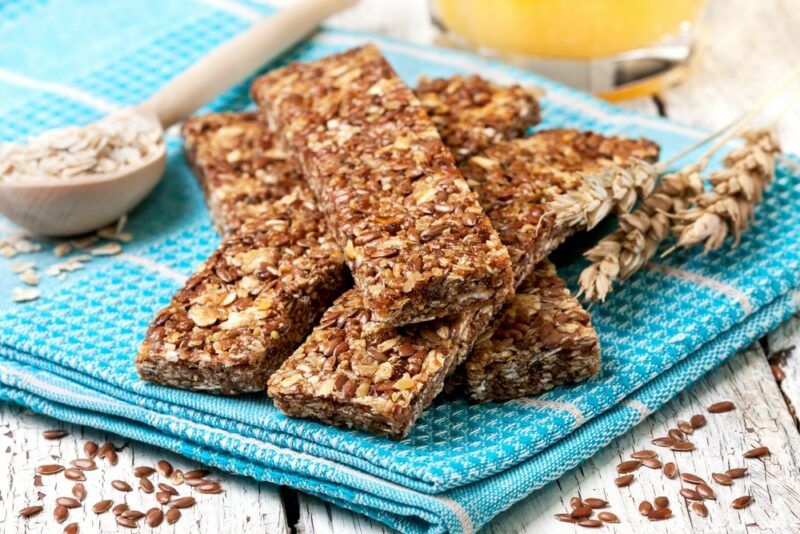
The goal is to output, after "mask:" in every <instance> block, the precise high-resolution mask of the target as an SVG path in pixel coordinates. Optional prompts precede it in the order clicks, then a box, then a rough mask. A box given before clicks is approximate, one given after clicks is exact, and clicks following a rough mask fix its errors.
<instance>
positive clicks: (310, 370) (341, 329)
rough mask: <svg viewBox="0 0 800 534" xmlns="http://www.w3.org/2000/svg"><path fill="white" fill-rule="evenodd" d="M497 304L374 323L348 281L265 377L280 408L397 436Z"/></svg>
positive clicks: (406, 429)
mask: <svg viewBox="0 0 800 534" xmlns="http://www.w3.org/2000/svg"><path fill="white" fill-rule="evenodd" d="M496 311H497V308H496V307H495V306H494V305H479V306H478V307H477V308H475V309H471V310H467V311H464V312H462V313H460V314H457V315H453V316H449V317H445V318H441V319H436V320H433V321H428V322H425V323H415V324H411V325H406V326H401V327H397V328H384V329H382V330H380V331H377V332H373V331H365V329H364V328H363V327H364V324H365V323H367V322H368V321H369V319H370V317H369V313H368V312H367V311H366V308H365V304H364V302H363V298H362V295H361V293H360V292H359V291H357V290H355V289H351V290H349V291H348V292H346V293H345V294H344V295H342V296H341V297H339V299H337V300H336V302H335V303H334V304H333V306H332V307H331V308H330V309H328V311H326V312H325V315H324V316H323V317H322V321H321V322H320V325H319V326H318V327H317V328H315V329H314V332H313V333H312V334H311V336H309V338H308V339H307V340H306V341H305V342H304V343H303V344H302V345H301V346H300V348H299V349H297V351H296V352H295V353H294V354H293V355H292V356H290V357H289V359H288V360H286V362H285V363H284V364H283V365H282V366H281V368H280V369H279V370H278V371H277V372H276V373H275V374H273V375H272V376H271V377H270V379H269V389H268V392H269V395H270V396H271V397H272V398H273V399H274V400H275V404H276V405H277V406H278V408H280V409H281V410H283V411H284V412H285V413H287V414H289V415H292V416H295V417H307V418H311V419H316V420H320V421H323V422H326V423H332V424H337V425H340V426H345V427H348V428H357V429H361V430H366V431H369V432H372V433H375V434H379V435H385V436H389V437H391V438H392V439H401V438H403V437H405V436H406V435H407V434H408V432H409V431H410V430H411V428H412V426H413V424H414V422H415V421H416V419H417V418H418V417H419V415H420V414H421V413H422V411H423V410H424V409H425V408H426V407H427V406H428V405H429V404H430V403H431V401H432V400H433V399H434V397H436V395H438V394H439V392H440V391H441V390H442V387H443V385H444V379H445V377H447V376H448V375H449V374H450V373H451V372H452V371H453V370H454V369H455V367H456V365H457V364H458V363H460V362H461V361H463V359H464V357H465V356H466V354H467V353H468V352H469V350H470V349H471V348H472V343H473V342H474V340H475V338H476V337H477V336H478V334H480V332H482V331H483V329H484V328H486V326H487V325H488V323H489V320H490V319H491V317H492V316H493V315H494V313H495V312H496Z"/></svg>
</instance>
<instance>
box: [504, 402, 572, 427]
mask: <svg viewBox="0 0 800 534" xmlns="http://www.w3.org/2000/svg"><path fill="white" fill-rule="evenodd" d="M509 402H512V403H514V404H519V405H520V406H533V407H534V408H551V409H553V410H563V411H567V412H569V413H571V414H572V416H573V417H574V418H575V423H576V426H580V425H582V424H583V412H581V410H580V408H578V407H577V406H575V405H574V404H572V403H571V402H558V401H548V400H541V399H529V398H522V399H514V400H512V401H509Z"/></svg>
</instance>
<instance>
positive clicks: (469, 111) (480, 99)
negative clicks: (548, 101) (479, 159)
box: [415, 76, 539, 162]
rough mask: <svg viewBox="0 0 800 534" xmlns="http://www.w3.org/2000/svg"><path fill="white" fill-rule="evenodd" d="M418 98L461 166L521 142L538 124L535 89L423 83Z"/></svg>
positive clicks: (463, 81)
mask: <svg viewBox="0 0 800 534" xmlns="http://www.w3.org/2000/svg"><path fill="white" fill-rule="evenodd" d="M415 92H416V93H417V97H418V98H419V100H420V102H422V105H423V107H424V108H425V111H427V112H428V116H429V117H430V118H431V120H432V121H433V124H435V125H436V129H437V130H439V135H441V136H442V140H443V141H444V144H445V145H446V146H447V147H448V148H450V150H451V152H452V153H453V157H455V159H456V161H457V162H461V161H463V160H465V159H467V158H469V157H471V156H474V155H476V154H480V153H481V152H483V151H484V150H486V149H487V148H489V147H490V146H492V145H494V144H496V143H499V142H501V141H505V140H507V139H514V138H517V137H521V136H522V135H524V134H525V131H526V130H527V129H528V128H530V127H531V126H533V125H534V124H536V123H538V122H539V102H538V100H537V92H538V91H537V90H536V89H532V88H526V87H522V86H520V85H508V86H498V85H496V84H494V83H492V82H490V81H488V80H485V79H483V78H481V77H480V76H452V77H450V78H436V79H430V78H422V79H420V81H419V84H418V85H417V88H416V91H415Z"/></svg>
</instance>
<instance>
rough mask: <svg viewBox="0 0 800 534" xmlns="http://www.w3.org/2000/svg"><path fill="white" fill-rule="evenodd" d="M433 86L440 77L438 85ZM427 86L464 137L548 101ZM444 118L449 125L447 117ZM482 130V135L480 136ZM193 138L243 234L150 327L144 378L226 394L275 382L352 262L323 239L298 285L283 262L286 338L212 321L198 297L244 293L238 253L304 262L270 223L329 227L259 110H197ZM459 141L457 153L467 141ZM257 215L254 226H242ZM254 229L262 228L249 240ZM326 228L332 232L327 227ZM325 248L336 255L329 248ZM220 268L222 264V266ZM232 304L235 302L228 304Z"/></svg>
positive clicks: (226, 227)
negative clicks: (459, 115) (273, 375)
mask: <svg viewBox="0 0 800 534" xmlns="http://www.w3.org/2000/svg"><path fill="white" fill-rule="evenodd" d="M431 84H435V90H434V88H433V86H432V85H431ZM426 91H427V94H428V95H429V98H430V95H431V94H432V93H433V92H434V91H441V92H442V93H447V96H446V97H444V96H443V97H442V98H443V99H444V100H446V101H447V103H448V106H449V107H448V108H447V110H446V113H448V117H451V118H452V120H457V119H456V118H455V115H454V114H453V113H454V111H456V110H457V109H461V110H463V111H464V116H465V117H467V116H468V117H469V119H468V120H464V119H462V121H461V124H460V125H459V126H457V127H456V126H452V127H451V128H450V130H451V131H462V132H464V135H462V136H460V137H459V138H461V139H472V138H477V136H478V135H479V132H480V131H481V130H482V129H483V128H482V127H481V124H485V125H487V126H488V125H491V127H492V128H493V129H494V131H495V134H494V135H498V132H499V134H500V135H502V136H503V137H504V138H511V137H513V136H515V135H517V134H518V132H520V131H521V130H522V129H524V127H527V126H532V125H533V124H534V123H535V122H536V121H537V120H538V114H537V110H538V106H536V105H530V103H529V101H528V100H525V102H524V103H523V102H519V103H515V101H514V99H515V98H516V97H517V96H518V95H519V97H520V98H523V96H522V95H527V93H526V92H525V91H523V90H522V89H521V88H519V87H517V86H508V87H505V86H498V85H494V84H491V83H490V82H486V81H484V80H481V79H480V78H477V77H469V78H465V79H462V78H459V77H455V78H452V79H451V80H448V81H441V80H436V81H434V82H429V85H428V89H427V90H426ZM486 91H490V92H491V95H492V96H491V97H490V98H489V99H485V98H484V97H474V98H467V96H466V95H465V92H481V93H482V94H483V93H485V92H486ZM526 98H527V97H526ZM534 104H535V101H534ZM525 110H527V111H525ZM430 112H431V113H438V112H442V113H444V112H445V110H442V109H441V108H439V111H435V110H431V111H430ZM521 113H528V114H527V115H525V116H524V117H519V118H518V120H517V121H514V122H509V126H508V127H505V126H504V122H503V121H502V120H500V117H506V116H508V115H509V114H515V115H518V114H521ZM519 121H523V122H519ZM439 123H440V124H443V125H444V124H447V121H439ZM523 123H524V126H523ZM473 130H474V132H475V133H474V134H473V133H470V132H471V131H473ZM467 134H469V135H467ZM183 135H184V148H185V153H186V156H187V159H188V160H189V163H190V165H191V166H192V168H193V169H194V171H195V174H196V175H197V178H198V181H199V182H200V184H201V186H202V188H203V191H204V193H205V196H206V201H207V203H208V205H209V208H210V212H211V216H212V220H213V221H214V224H215V226H216V227H217V228H218V229H219V230H220V232H221V233H222V234H223V236H228V235H232V234H234V233H235V232H236V231H237V230H241V231H240V232H239V234H240V235H238V236H237V237H232V238H231V239H228V240H226V241H224V242H223V244H222V246H221V248H220V250H218V251H217V252H215V253H214V255H213V256H212V258H211V259H209V261H208V262H206V263H205V264H204V265H203V266H202V267H201V268H200V270H199V271H198V272H197V273H195V275H194V276H192V278H191V279H190V280H189V282H188V284H187V286H186V287H184V288H183V289H182V290H181V291H180V292H179V293H178V294H177V295H176V296H175V298H174V299H173V301H172V303H171V304H170V306H169V307H167V308H166V309H165V310H162V311H161V313H159V314H158V317H157V319H156V320H155V321H154V322H153V325H152V326H151V327H150V330H149V331H148V335H147V339H146V341H145V343H144V344H143V346H142V348H141V351H140V356H139V358H138V359H137V365H138V366H139V368H140V374H141V375H142V377H143V378H144V379H146V380H149V381H152V382H156V383H160V384H164V385H168V386H173V387H182V388H187V389H199V390H206V391H214V392H220V393H225V394H236V393H245V392H249V391H256V390H260V389H263V388H265V387H266V376H268V374H269V373H270V372H271V371H272V370H274V368H275V367H276V366H277V365H279V364H280V363H281V362H282V361H283V360H285V359H286V358H287V357H288V356H289V355H290V354H291V353H292V352H293V351H294V350H295V349H296V348H297V346H298V345H299V344H300V342H301V341H302V340H303V339H304V338H305V337H306V335H307V334H308V333H310V331H311V329H312V327H313V326H314V325H315V324H316V323H317V320H318V319H319V317H320V315H321V314H322V311H324V309H325V308H327V307H328V306H329V305H330V304H331V302H332V301H333V300H334V298H335V297H337V296H339V295H340V294H341V293H342V292H343V291H344V290H345V289H346V287H347V284H349V280H348V282H347V284H345V278H346V267H345V266H344V259H343V257H342V255H341V253H340V252H339V249H338V247H336V248H333V247H327V245H328V244H329V242H321V244H323V245H325V246H323V247H320V248H318V249H317V251H316V253H315V254H317V255H318V257H315V258H313V259H314V264H313V265H312V264H308V263H306V262H305V260H304V261H303V262H301V265H303V268H304V269H305V270H306V271H308V273H309V275H308V276H304V278H305V282H304V285H298V284H297V283H296V281H297V278H298V273H297V272H296V271H295V270H294V267H293V266H292V267H290V266H288V265H284V264H282V263H281V260H279V261H278V265H277V266H275V267H274V268H273V269H272V270H273V272H274V271H275V270H276V269H277V271H278V272H279V273H280V272H285V273H288V274H287V275H286V276H287V279H286V280H285V282H286V284H285V286H286V287H294V288H295V291H294V292H293V293H292V294H286V293H281V294H279V295H278V296H277V298H275V297H274V296H270V299H272V300H273V301H274V303H275V305H274V308H273V310H274V311H277V312H278V315H272V319H271V322H272V323H275V322H278V323H279V324H280V328H279V329H278V331H279V334H278V337H275V336H274V335H273V334H272V330H268V329H263V328H257V327H256V325H255V324H251V325H249V326H245V325H241V326H240V327H238V328H236V329H234V330H220V327H219V325H220V324H221V322H220V321H219V320H217V321H214V322H211V319H210V318H209V317H208V316H207V314H205V313H204V312H202V311H200V310H202V308H196V307H195V306H193V301H198V302H200V301H202V302H211V301H213V300H214V299H215V298H216V299H219V298H220V297H219V296H220V295H228V294H229V292H233V291H237V292H238V291H239V290H238V289H237V287H238V286H239V285H241V284H242V281H241V276H239V275H238V274H236V273H238V268H237V267H233V268H231V267H230V265H227V264H228V263H237V262H238V260H235V259H230V258H229V256H238V257H245V256H248V255H251V256H253V257H257V256H259V255H261V254H264V253H269V254H272V255H278V256H280V258H281V259H282V260H285V261H286V262H292V263H294V262H295V261H296V260H297V258H298V257H297V256H295V255H293V254H291V253H287V254H283V255H281V250H280V247H287V249H289V250H291V249H293V248H294V250H297V248H296V247H297V246H298V245H300V246H306V245H307V242H306V240H304V239H303V235H302V234H301V233H298V234H295V236H294V238H295V239H292V237H291V235H290V236H289V239H288V241H285V242H284V239H283V236H281V237H280V239H279V240H278V241H274V242H270V240H271V239H272V238H273V237H275V236H276V234H275V233H274V232H273V233H266V232H262V231H260V230H262V229H266V230H270V228H271V226H270V225H271V224H273V221H274V220H277V219H280V218H283V219H286V220H288V221H289V222H292V221H293V217H299V218H300V224H301V225H300V226H298V227H297V228H302V227H305V228H307V229H309V236H310V237H311V238H316V239H320V236H321V235H322V234H321V233H320V232H321V231H323V230H325V229H324V227H323V228H321V227H320V226H319V225H320V224H321V223H322V220H323V219H322V215H321V213H320V212H319V211H318V210H317V209H316V201H315V200H314V198H313V195H312V194H311V191H310V189H308V187H307V186H306V185H305V181H304V180H303V178H302V175H301V174H300V172H299V171H296V169H297V165H296V164H295V163H294V162H291V161H290V160H289V159H288V156H287V155H286V153H285V152H284V151H282V150H281V149H280V147H279V146H277V143H276V142H275V140H276V138H275V136H274V134H272V133H271V132H269V131H268V130H267V129H266V128H264V127H263V125H262V124H261V123H260V122H259V121H257V120H256V115H255V114H253V113H218V114H209V115H204V116H201V117H194V118H191V119H188V120H187V121H186V122H185V123H184V127H183ZM453 139H456V138H455V137H453ZM451 148H453V149H454V150H455V149H457V148H458V146H456V145H454V146H453V147H451ZM289 194H291V195H294V196H291V197H287V200H289V202H288V203H286V202H285V201H281V199H283V198H284V197H286V195H289ZM248 221H252V223H251V224H250V225H249V226H246V227H245V228H242V225H243V224H244V223H246V222H248ZM253 228H254V229H255V232H254V233H253V235H252V236H250V237H248V236H247V234H249V233H251V231H252V229H253ZM323 233H324V234H325V237H326V238H327V233H326V232H323ZM265 244H266V245H275V247H274V248H269V246H265ZM325 251H329V252H330V254H329V255H327V256H326V255H319V254H321V253H323V252H325ZM220 265H221V266H222V269H221V270H219V269H218V266H220ZM337 266H338V270H337ZM220 273H221V274H220ZM261 276H263V275H261ZM281 281H283V280H281ZM279 283H281V282H279ZM270 284H273V278H272V277H268V278H267V279H266V280H265V281H264V284H263V287H265V288H266V287H268V286H269V285H270ZM248 289H249V291H250V293H251V294H258V293H259V291H260V289H259V288H258V287H249V288H248ZM256 298H257V297H256ZM228 299H229V298H223V299H222V301H221V302H220V310H221V311H220V312H219V316H220V318H221V319H223V322H224V318H225V317H227V314H229V313H231V312H234V313H238V314H239V315H238V317H241V318H244V319H247V320H253V321H258V320H261V315H262V314H261V313H260V312H258V311H257V310H254V311H253V312H250V311H248V310H247V308H246V306H244V307H243V306H241V305H240V304H241V302H240V301H238V299H237V301H236V304H234V303H233V302H228ZM229 306H232V307H231V308H230V309H229V310H227V311H226V310H225V308H226V307H229ZM225 324H228V323H225ZM184 336H191V339H192V341H190V342H188V343H183V342H182V340H183V337H184ZM231 362H235V364H231Z"/></svg>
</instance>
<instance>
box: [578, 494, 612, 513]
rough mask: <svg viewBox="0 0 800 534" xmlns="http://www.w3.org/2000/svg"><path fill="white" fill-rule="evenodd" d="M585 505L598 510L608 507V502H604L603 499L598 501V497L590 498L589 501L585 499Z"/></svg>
mask: <svg viewBox="0 0 800 534" xmlns="http://www.w3.org/2000/svg"><path fill="white" fill-rule="evenodd" d="M583 503H584V504H585V505H586V506H588V507H589V508H592V509H594V510H597V509H598V508H605V507H607V506H608V501H604V500H603V499H598V498H597V497H589V498H588V499H584V500H583Z"/></svg>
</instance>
